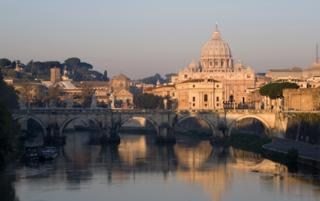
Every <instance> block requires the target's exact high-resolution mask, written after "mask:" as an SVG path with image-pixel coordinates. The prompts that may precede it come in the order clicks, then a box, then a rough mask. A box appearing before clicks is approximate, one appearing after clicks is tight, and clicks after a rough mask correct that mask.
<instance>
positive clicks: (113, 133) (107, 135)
mask: <svg viewBox="0 0 320 201" xmlns="http://www.w3.org/2000/svg"><path fill="white" fill-rule="evenodd" d="M101 130H102V136H101V138H100V143H101V145H107V144H114V145H118V144H120V142H121V138H120V136H119V130H120V124H119V123H113V124H112V125H111V127H110V128H104V129H101Z"/></svg>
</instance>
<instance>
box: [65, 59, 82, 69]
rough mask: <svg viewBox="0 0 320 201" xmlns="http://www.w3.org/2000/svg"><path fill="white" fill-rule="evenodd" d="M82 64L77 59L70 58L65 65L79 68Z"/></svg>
mask: <svg viewBox="0 0 320 201" xmlns="http://www.w3.org/2000/svg"><path fill="white" fill-rule="evenodd" d="M80 62H81V60H80V59H79V58H77V57H71V58H68V59H66V60H65V61H64V63H65V64H66V65H67V66H70V67H73V66H79V64H80Z"/></svg>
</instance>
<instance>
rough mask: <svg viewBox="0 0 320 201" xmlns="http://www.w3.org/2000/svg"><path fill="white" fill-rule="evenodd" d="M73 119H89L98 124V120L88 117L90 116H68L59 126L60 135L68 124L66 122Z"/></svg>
mask: <svg viewBox="0 0 320 201" xmlns="http://www.w3.org/2000/svg"><path fill="white" fill-rule="evenodd" d="M74 120H89V121H92V122H94V123H95V124H96V125H99V122H98V121H97V120H96V119H94V118H90V117H70V118H68V119H67V120H65V121H64V122H63V123H62V124H61V126H60V128H59V135H60V136H62V135H63V130H64V129H65V128H66V127H67V126H68V124H69V123H71V122H72V121H74Z"/></svg>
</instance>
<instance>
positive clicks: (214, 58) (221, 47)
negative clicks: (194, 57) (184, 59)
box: [200, 27, 233, 72]
mask: <svg viewBox="0 0 320 201" xmlns="http://www.w3.org/2000/svg"><path fill="white" fill-rule="evenodd" d="M200 60H201V66H202V68H203V71H210V72H213V71H216V70H218V69H221V68H232V66H233V61H232V54H231V50H230V48H229V45H228V43H226V42H224V41H223V40H222V38H221V34H220V31H219V30H218V28H217V27H216V30H215V31H214V32H213V34H212V38H211V39H210V40H209V41H208V42H206V43H205V44H204V46H203V47H202V51H201V58H200Z"/></svg>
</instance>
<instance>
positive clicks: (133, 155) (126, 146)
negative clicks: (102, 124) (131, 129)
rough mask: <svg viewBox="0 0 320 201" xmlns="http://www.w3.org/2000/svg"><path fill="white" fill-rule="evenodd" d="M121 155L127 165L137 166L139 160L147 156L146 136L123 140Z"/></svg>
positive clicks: (120, 148) (120, 149) (120, 146)
mask: <svg viewBox="0 0 320 201" xmlns="http://www.w3.org/2000/svg"><path fill="white" fill-rule="evenodd" d="M118 150H119V154H120V158H121V160H122V161H124V162H125V163H126V164H127V165H135V164H136V162H138V160H139V159H141V158H145V157H146V156H147V145H146V139H145V137H144V136H131V137H128V136H127V137H126V138H123V139H122V140H121V143H120V145H119V149H118Z"/></svg>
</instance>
